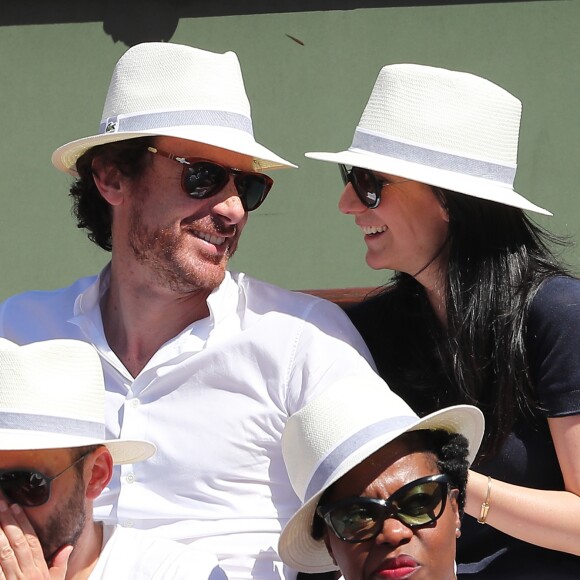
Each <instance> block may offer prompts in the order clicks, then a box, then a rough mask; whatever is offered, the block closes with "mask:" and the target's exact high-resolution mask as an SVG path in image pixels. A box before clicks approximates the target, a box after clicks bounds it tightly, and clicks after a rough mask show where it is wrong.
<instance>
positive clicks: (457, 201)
mask: <svg viewBox="0 0 580 580" xmlns="http://www.w3.org/2000/svg"><path fill="white" fill-rule="evenodd" d="M442 193H443V197H444V199H445V205H446V208H447V211H448V214H449V237H450V240H449V270H448V275H447V288H446V304H447V333H446V334H447V341H445V342H443V343H442V344H441V349H442V352H441V356H442V359H443V360H444V361H445V366H447V367H448V368H449V369H450V371H451V373H452V376H453V377H454V382H455V383H456V384H457V386H458V388H459V390H460V392H461V393H462V394H463V396H464V399H465V400H466V401H469V402H473V403H475V404H477V405H478V406H479V407H480V408H481V409H482V411H483V412H484V414H485V416H486V422H487V429H486V439H485V441H484V447H483V449H484V451H486V450H487V451H488V452H493V451H496V450H497V449H498V448H499V446H500V445H501V443H502V442H503V441H504V439H505V437H506V436H507V435H508V434H509V432H510V430H511V429H512V427H513V423H514V418H515V413H514V409H516V408H517V409H519V410H520V412H521V413H523V414H524V415H527V416H530V417H531V416H533V415H535V414H536V413H537V411H539V410H541V408H540V406H539V404H538V402H537V399H536V397H535V395H534V389H533V386H532V380H531V376H530V366H529V363H528V359H527V355H526V336H525V331H526V321H527V317H528V313H529V310H530V306H531V303H532V300H533V298H534V296H535V294H536V292H537V290H538V288H539V286H540V284H541V283H542V282H543V281H544V280H545V279H546V278H548V277H551V276H556V275H568V274H569V273H568V272H567V270H566V269H565V268H564V267H563V266H562V265H561V264H560V263H559V261H558V260H557V258H556V257H555V255H554V254H553V252H552V250H551V246H553V245H554V244H556V245H561V244H565V243H566V242H565V240H563V239H562V238H559V237H558V236H555V235H553V234H551V233H550V232H548V231H546V230H545V229H543V228H541V227H539V226H538V225H536V224H534V223H533V222H532V221H531V220H530V219H529V218H528V217H527V216H526V214H525V213H524V212H523V211H522V210H521V209H519V208H515V207H510V206H506V205H503V204H500V203H495V202H492V201H487V200H483V199H478V198H475V197H470V196H467V195H463V194H461V193H455V192H451V191H442Z"/></svg>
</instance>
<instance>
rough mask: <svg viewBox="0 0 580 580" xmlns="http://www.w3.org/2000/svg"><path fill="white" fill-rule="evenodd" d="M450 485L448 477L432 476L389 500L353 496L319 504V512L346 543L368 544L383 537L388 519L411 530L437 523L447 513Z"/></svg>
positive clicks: (406, 488)
mask: <svg viewBox="0 0 580 580" xmlns="http://www.w3.org/2000/svg"><path fill="white" fill-rule="evenodd" d="M449 484H450V480H449V477H448V476H447V475H444V474H442V475H429V476H427V477H421V478H419V479H416V480H415V481H411V482H410V483H407V484H406V485H404V486H403V487H401V488H399V489H398V490H397V491H396V492H395V493H393V494H392V495H391V496H390V497H389V499H374V498H370V497H349V498H345V499H342V500H340V501H337V502H335V503H331V504H327V505H319V506H318V507H317V508H316V512H317V513H318V515H319V516H320V517H321V518H322V519H323V520H324V521H325V522H326V524H327V525H328V527H329V528H330V529H331V530H332V531H333V532H334V534H335V535H336V536H337V537H338V538H340V539H341V540H343V541H344V542H350V543H352V544H357V543H360V542H367V541H369V540H372V539H373V538H376V537H377V536H378V535H379V533H380V532H381V530H382V529H383V526H384V524H385V520H387V519H388V518H395V519H397V520H399V521H400V522H402V523H403V524H405V525H406V526H408V527H409V528H419V527H423V526H428V525H430V524H432V523H434V522H436V521H437V520H438V519H439V518H440V517H441V515H442V514H443V511H444V510H445V503H446V500H447V493H448V489H449Z"/></svg>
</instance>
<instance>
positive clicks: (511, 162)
mask: <svg viewBox="0 0 580 580" xmlns="http://www.w3.org/2000/svg"><path fill="white" fill-rule="evenodd" d="M521 112H522V104H521V102H520V101H519V100H518V99H517V98H516V97H514V96H513V95H512V94H510V93H508V92H507V91H506V90H504V89H503V88H501V87H500V86H498V85H496V84H494V83H492V82H491V81H488V80H486V79H484V78H481V77H478V76H476V75H473V74H470V73H465V72H456V71H452V70H447V69H443V68H436V67H431V66H423V65H418V64H392V65H387V66H385V67H383V68H382V69H381V71H380V72H379V76H378V78H377V80H376V83H375V86H374V88H373V91H372V94H371V96H370V98H369V101H368V103H367V105H366V107H365V110H364V112H363V114H362V117H361V119H360V122H359V124H358V126H357V127H356V129H355V133H354V138H353V141H352V145H351V146H350V147H349V149H348V150H347V151H341V152H339V153H325V152H309V153H306V157H310V158H312V159H318V160H321V161H330V162H332V163H341V164H343V165H351V166H356V167H362V168H364V169H370V170H371V171H377V172H381V173H389V174H392V175H396V176H399V177H405V178H407V179H411V180H413V181H420V182H422V183H426V184H428V185H432V186H435V187H442V188H444V189H449V190H451V191H456V192H459V193H464V194H466V195H471V196H473V197H478V198H481V199H487V200H491V201H495V202H497V203H502V204H505V205H509V206H513V207H519V208H521V209H525V210H529V211H534V212H537V213H541V214H545V215H552V214H551V212H549V211H548V210H545V209H543V208H541V207H539V206H537V205H535V204H533V203H532V202H530V201H528V200H527V199H526V198H525V197H523V196H522V195H520V194H519V193H516V192H515V191H514V189H513V184H514V179H515V176H516V167H517V155H518V136H519V129H520V118H521Z"/></svg>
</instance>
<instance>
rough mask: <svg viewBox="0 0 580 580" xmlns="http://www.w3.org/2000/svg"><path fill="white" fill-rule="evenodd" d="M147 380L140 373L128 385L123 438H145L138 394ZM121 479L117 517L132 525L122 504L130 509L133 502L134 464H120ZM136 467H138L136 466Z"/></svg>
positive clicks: (127, 524) (122, 429) (127, 525)
mask: <svg viewBox="0 0 580 580" xmlns="http://www.w3.org/2000/svg"><path fill="white" fill-rule="evenodd" d="M146 385H147V382H146V381H144V380H143V377H142V376H141V375H140V376H139V377H137V378H136V379H135V380H134V381H133V384H132V385H129V389H128V392H127V398H126V399H125V403H124V405H123V418H122V427H121V437H122V438H123V439H145V440H147V437H146V434H145V432H144V425H145V424H146V421H144V420H143V414H144V413H145V412H146V411H145V409H144V406H143V405H142V403H141V400H140V398H139V395H140V394H141V392H142V389H143V388H145V386H146ZM120 467H121V480H120V491H119V504H118V511H117V513H118V517H119V521H120V522H121V524H122V525H123V526H125V527H132V526H133V522H132V521H131V520H130V519H128V518H126V514H127V511H126V510H125V509H124V506H127V508H129V509H130V507H131V506H133V504H134V503H135V499H134V495H133V487H134V484H135V483H136V482H137V474H136V473H135V471H136V465H133V464H127V465H121V466H120ZM137 469H138V467H137Z"/></svg>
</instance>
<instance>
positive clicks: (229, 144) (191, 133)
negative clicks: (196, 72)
mask: <svg viewBox="0 0 580 580" xmlns="http://www.w3.org/2000/svg"><path fill="white" fill-rule="evenodd" d="M138 137H175V138H178V139H186V140H188V141H195V142H197V143H204V144H206V145H212V146H214V147H218V148H220V149H226V150H228V151H234V152H235V153H240V154H241V155H247V156H248V157H251V158H252V159H253V160H254V165H255V168H256V170H263V171H267V170H272V169H280V168H290V167H292V168H296V167H297V165H295V164H293V163H291V162H290V161H287V160H286V159H283V158H282V157H280V156H278V155H276V154H275V153H273V152H272V151H270V150H269V149H267V148H266V147H264V146H262V145H260V144H259V143H257V142H256V141H254V139H253V138H252V137H251V136H250V135H249V134H247V133H245V132H243V131H236V130H235V129H231V128H228V127H200V126H179V127H169V128H159V129H155V130H152V131H133V132H127V133H106V134H104V135H93V136H91V137H84V138H83V139H77V140H75V141H71V142H70V143H66V144H65V145H62V146H61V147H59V148H58V149H56V150H55V151H54V153H53V154H52V163H53V165H54V166H55V167H56V168H57V169H58V170H59V171H64V172H65V173H70V174H71V175H75V176H76V175H77V173H76V169H75V166H76V162H77V160H78V158H79V157H81V156H82V155H83V154H84V153H86V152H87V151H88V150H89V149H91V148H92V147H96V146H97V145H105V144H106V143H114V142H117V141H126V140H128V139H136V138H138Z"/></svg>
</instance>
